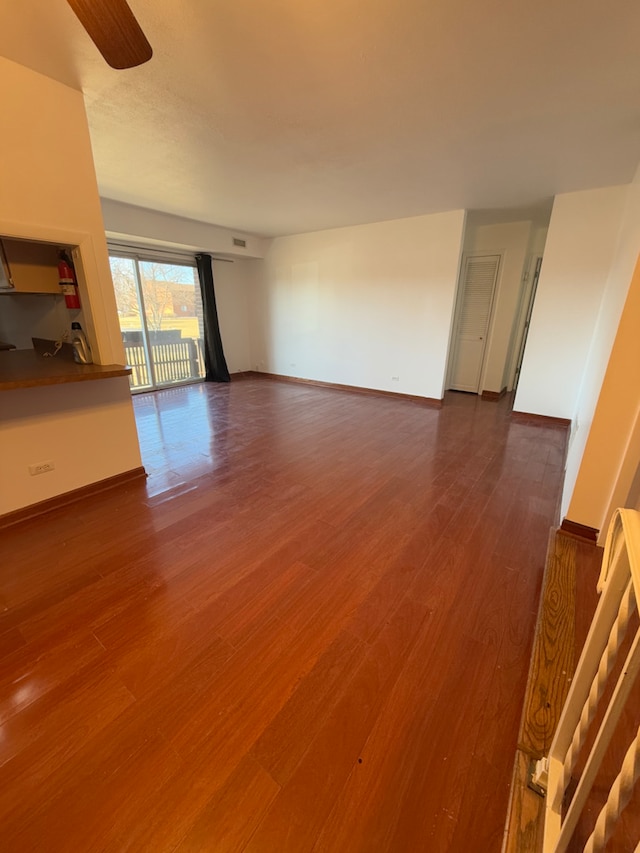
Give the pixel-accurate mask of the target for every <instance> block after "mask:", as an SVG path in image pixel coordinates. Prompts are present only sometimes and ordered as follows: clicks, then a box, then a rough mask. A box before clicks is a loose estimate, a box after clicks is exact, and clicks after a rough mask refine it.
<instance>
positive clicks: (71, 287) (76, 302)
mask: <svg viewBox="0 0 640 853" xmlns="http://www.w3.org/2000/svg"><path fill="white" fill-rule="evenodd" d="M59 258H60V261H59V262H58V279H59V282H60V289H61V291H62V293H63V294H64V302H65V305H66V306H67V308H80V295H79V293H78V284H77V282H76V276H75V273H74V271H73V267H72V266H71V262H70V260H69V258H68V256H67V254H66V252H60V255H59Z"/></svg>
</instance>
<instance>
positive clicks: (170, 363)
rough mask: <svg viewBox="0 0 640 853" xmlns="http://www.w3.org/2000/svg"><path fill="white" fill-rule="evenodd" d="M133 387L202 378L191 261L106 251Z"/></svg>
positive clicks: (200, 338) (144, 388) (195, 279)
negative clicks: (160, 259) (179, 261)
mask: <svg viewBox="0 0 640 853" xmlns="http://www.w3.org/2000/svg"><path fill="white" fill-rule="evenodd" d="M109 261H110V264H111V277H112V279H113V286H114V290H115V295H116V304H117V308H118V319H119V321H120V331H121V333H122V340H123V343H124V347H125V353H126V359H127V364H128V365H129V366H130V367H131V368H132V373H131V376H130V385H131V390H132V391H134V392H135V391H151V390H153V389H155V388H166V387H168V386H171V385H177V384H184V383H186V382H198V381H202V380H203V379H204V346H203V314H202V299H201V295H200V284H199V280H198V273H197V270H196V267H195V263H194V264H188V263H186V262H181V263H166V262H163V261H158V260H154V259H152V258H148V259H146V258H144V257H141V256H129V255H124V254H123V255H120V254H118V255H115V254H114V255H110V256H109Z"/></svg>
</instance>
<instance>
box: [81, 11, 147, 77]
mask: <svg viewBox="0 0 640 853" xmlns="http://www.w3.org/2000/svg"><path fill="white" fill-rule="evenodd" d="M67 2H68V3H69V5H70V6H71V8H72V9H73V11H74V12H75V13H76V15H77V16H78V18H79V19H80V23H81V24H82V26H83V27H84V28H85V30H86V31H87V32H88V33H89V35H90V36H91V38H92V39H93V41H94V43H95V45H96V47H97V48H98V50H99V51H100V53H101V54H102V55H103V56H104V58H105V59H106V60H107V62H108V63H109V65H110V66H111V67H112V68H133V67H134V66H136V65H142V63H143V62H147V60H149V59H151V57H152V55H153V50H152V49H151V45H150V44H149V42H148V41H147V37H146V36H145V34H144V33H143V32H142V29H141V28H140V24H139V23H138V22H137V21H136V19H135V17H134V15H133V12H132V11H131V9H130V8H129V5H128V3H127V1H126V0H67Z"/></svg>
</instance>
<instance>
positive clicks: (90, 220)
mask: <svg viewBox="0 0 640 853" xmlns="http://www.w3.org/2000/svg"><path fill="white" fill-rule="evenodd" d="M0 103H2V118H3V125H4V127H5V129H6V132H5V133H4V134H3V138H2V191H1V192H0V234H5V235H9V236H16V237H27V238H32V239H35V240H51V241H53V242H60V243H62V244H66V245H80V248H81V251H82V267H83V269H84V273H85V278H84V279H83V281H82V289H81V297H82V300H83V305H84V315H85V318H86V319H87V330H88V332H89V335H90V338H91V344H92V349H93V352H94V356H95V358H96V360H97V361H99V362H102V363H114V362H115V363H117V362H118V361H119V362H120V363H121V364H122V363H123V359H124V349H123V346H122V339H121V336H120V329H119V327H118V318H117V312H116V306H115V297H114V293H113V286H112V284H111V274H110V270H109V260H108V255H107V246H106V241H105V237H104V223H103V221H102V213H101V210H100V202H99V197H98V189H97V183H96V177H95V171H94V167H93V158H92V153H91V143H90V139H89V130H88V126H87V120H86V114H85V109H84V100H83V96H82V93H81V92H78V91H76V90H74V89H70V88H69V87H67V86H63V85H62V84H61V83H58V82H56V81H54V80H51V79H49V78H47V77H44V76H42V75H41V74H37V73H36V72H34V71H31V70H30V69H27V68H24V67H22V66H20V65H17V64H16V63H14V62H10V61H9V60H7V59H3V58H0ZM61 127H63V128H64V131H63V132H61V130H60V128H61ZM9 340H11V337H10V336H9ZM5 355H6V354H5ZM9 355H10V354H9ZM0 357H2V354H1V353H0ZM127 386H128V383H127V380H126V379H124V378H123V379H120V380H117V379H110V380H101V381H96V382H81V383H75V384H73V385H67V386H52V387H48V388H34V389H24V390H21V391H18V390H16V391H0V438H1V439H2V448H3V449H2V456H1V460H0V470H1V471H2V479H1V480H0V508H1V509H0V512H9V511H11V510H14V509H18V508H20V507H22V506H26V505H28V504H31V503H35V502H37V501H39V500H42V499H44V498H49V497H52V496H53V495H55V494H60V493H61V492H65V491H70V490H72V489H75V488H79V487H81V486H84V485H87V484H88V483H91V482H95V481H97V480H101V479H105V478H106V477H110V476H114V475H116V474H119V473H122V472H123V471H127V470H130V469H133V468H137V467H138V466H140V465H141V461H140V453H139V449H138V441H137V435H136V430H135V420H134V417H133V408H132V405H131V399H130V396H129V394H128V390H127ZM70 444H71V445H72V446H73V447H74V452H70V451H69V450H68V447H66V446H65V445H70ZM50 458H53V460H54V461H55V462H56V471H55V472H52V473H50V474H45V475H42V476H40V477H32V476H30V475H29V474H28V471H27V465H28V464H30V463H33V462H37V461H47V460H48V459H50Z"/></svg>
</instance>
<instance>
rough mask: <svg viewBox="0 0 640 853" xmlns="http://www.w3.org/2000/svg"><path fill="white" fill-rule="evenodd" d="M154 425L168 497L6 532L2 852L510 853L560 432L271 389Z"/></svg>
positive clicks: (160, 396) (460, 398) (0, 663)
mask: <svg viewBox="0 0 640 853" xmlns="http://www.w3.org/2000/svg"><path fill="white" fill-rule="evenodd" d="M135 409H136V417H137V421H138V427H139V433H140V440H141V444H142V449H143V462H144V465H145V467H146V469H147V471H148V473H149V479H148V481H147V482H146V484H144V483H132V484H129V485H125V486H122V487H119V488H117V489H114V490H112V491H110V492H105V493H102V494H99V495H96V496H94V497H92V498H91V499H89V500H87V501H85V502H84V503H81V504H76V505H72V506H68V507H66V508H62V509H59V510H56V511H55V512H52V513H50V514H48V515H47V516H43V517H41V518H39V519H37V520H32V521H28V522H23V523H22V524H20V525H17V526H15V527H13V528H9V529H7V530H4V531H2V533H1V534H0V535H1V536H2V544H3V547H2V553H3V556H2V560H1V561H0V608H1V609H0V623H1V624H0V682H1V686H0V724H1V725H0V761H1V767H0V821H1V825H2V849H3V850H7V851H11V853H18V851H56V852H57V851H73V853H79V852H80V851H155V853H163V851H174V850H176V851H180V853H186V851H196V850H201V851H214V853H218V851H232V850H233V851H243V850H246V851H257V852H258V853H285V851H295V853H303V851H332V853H333V851H349V853H360V852H361V851H376V852H377V851H381V853H382V851H397V853H406V851H428V853H445V851H452V853H458V852H459V853H494V851H495V853H498V851H499V850H500V847H501V843H502V838H503V829H504V823H505V817H506V810H507V802H508V796H509V785H510V781H511V770H512V765H513V760H514V755H515V750H516V743H517V736H518V726H519V721H520V716H521V711H522V704H523V697H524V691H525V684H526V678H527V670H528V666H529V657H530V652H531V643H532V638H533V630H534V623H535V617H536V611H537V606H538V598H539V593H540V584H541V578H542V570H543V567H544V561H545V551H546V547H547V541H548V535H549V529H550V526H551V525H552V523H553V522H554V520H555V514H556V510H557V504H558V497H559V486H560V477H561V469H562V465H563V459H564V450H565V441H566V432H565V430H564V429H562V428H558V427H546V426H545V427H543V426H538V425H536V426H533V425H528V424H522V423H514V422H513V423H512V422H511V421H510V417H509V407H508V400H507V399H506V398H505V399H503V400H501V401H500V402H498V403H495V402H487V401H482V400H480V399H479V398H478V397H475V396H469V395H465V394H456V393H450V394H448V395H447V397H446V400H445V405H444V407H443V408H442V409H441V410H435V409H430V408H425V407H421V406H419V405H416V404H414V403H411V402H407V401H402V400H398V401H396V400H393V399H388V398H377V397H368V396H362V395H358V394H352V393H345V392H339V391H333V390H329V389H319V388H314V387H309V386H304V385H295V384H291V383H284V382H282V383H279V382H275V381H270V380H267V379H260V378H253V379H243V380H238V381H234V382H232V383H231V385H213V386H209V385H208V386H191V387H187V388H182V389H175V390H168V391H163V392H159V393H156V394H148V395H144V396H139V397H137V398H135ZM117 441H118V437H117V435H114V436H113V442H114V444H117ZM96 452H100V449H99V448H97V449H96Z"/></svg>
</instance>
